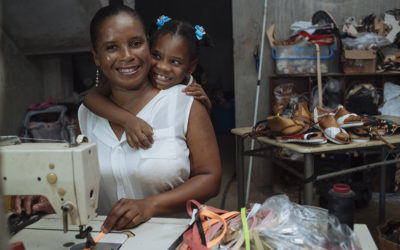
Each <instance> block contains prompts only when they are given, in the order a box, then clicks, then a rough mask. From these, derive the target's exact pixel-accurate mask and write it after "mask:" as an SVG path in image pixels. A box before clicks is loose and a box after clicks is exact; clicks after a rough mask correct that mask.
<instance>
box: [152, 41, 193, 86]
mask: <svg viewBox="0 0 400 250" xmlns="http://www.w3.org/2000/svg"><path fill="white" fill-rule="evenodd" d="M151 55H152V58H153V60H152V68H151V72H150V74H151V77H152V79H153V83H154V85H155V87H156V88H158V89H167V88H169V87H172V86H174V85H176V84H180V83H183V81H184V80H185V79H186V77H188V76H189V75H190V74H192V73H193V71H194V70H195V68H196V65H197V61H196V60H195V61H192V62H191V61H190V57H189V48H188V46H187V44H186V41H185V39H184V38H182V37H181V36H179V35H171V34H169V33H167V34H164V35H161V36H159V37H158V38H157V40H156V41H154V44H153V46H152V48H151Z"/></svg>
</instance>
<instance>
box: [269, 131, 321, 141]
mask: <svg viewBox="0 0 400 250" xmlns="http://www.w3.org/2000/svg"><path fill="white" fill-rule="evenodd" d="M275 140H276V141H277V142H283V143H286V142H297V143H305V144H324V143H326V142H327V141H328V140H327V139H326V138H325V137H324V136H323V135H322V133H321V132H308V133H304V134H299V135H285V136H277V137H275Z"/></svg>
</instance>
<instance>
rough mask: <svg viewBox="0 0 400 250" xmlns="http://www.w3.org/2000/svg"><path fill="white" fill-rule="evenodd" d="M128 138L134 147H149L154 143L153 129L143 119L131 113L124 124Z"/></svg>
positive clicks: (130, 144)
mask: <svg viewBox="0 0 400 250" xmlns="http://www.w3.org/2000/svg"><path fill="white" fill-rule="evenodd" d="M123 127H124V128H125V131H126V140H127V141H128V144H129V146H131V147H132V148H133V149H138V148H142V149H148V148H150V147H151V145H152V144H153V142H154V141H153V129H152V127H150V125H149V124H147V123H146V122H145V121H143V120H142V119H140V118H138V117H136V116H134V115H129V116H128V117H127V119H126V120H125V123H124V124H123Z"/></svg>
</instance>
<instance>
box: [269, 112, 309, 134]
mask: <svg viewBox="0 0 400 250" xmlns="http://www.w3.org/2000/svg"><path fill="white" fill-rule="evenodd" d="M267 122H268V124H269V126H270V128H271V131H272V132H274V133H276V134H279V135H295V134H299V133H303V132H304V131H305V130H304V129H305V126H304V123H299V122H296V121H294V120H292V119H289V118H285V117H282V116H279V115H275V116H268V117H267Z"/></svg>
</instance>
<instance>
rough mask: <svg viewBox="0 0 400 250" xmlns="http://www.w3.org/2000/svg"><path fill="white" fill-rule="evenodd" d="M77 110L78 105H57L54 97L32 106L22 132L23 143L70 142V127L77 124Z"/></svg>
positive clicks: (26, 116) (29, 108)
mask: <svg viewBox="0 0 400 250" xmlns="http://www.w3.org/2000/svg"><path fill="white" fill-rule="evenodd" d="M76 110H77V107H76V105H69V104H66V103H64V104H62V103H56V101H55V99H54V98H52V97H50V98H49V99H48V100H46V101H44V102H42V103H39V104H30V105H29V106H28V110H27V112H26V115H25V118H24V121H23V126H22V128H21V130H20V137H22V138H21V139H22V141H23V142H46V141H47V142H49V141H69V138H70V135H69V130H68V126H69V125H71V124H74V123H75V119H76V112H75V111H76ZM73 132H75V131H73Z"/></svg>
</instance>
